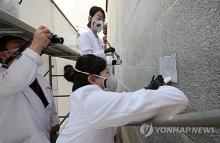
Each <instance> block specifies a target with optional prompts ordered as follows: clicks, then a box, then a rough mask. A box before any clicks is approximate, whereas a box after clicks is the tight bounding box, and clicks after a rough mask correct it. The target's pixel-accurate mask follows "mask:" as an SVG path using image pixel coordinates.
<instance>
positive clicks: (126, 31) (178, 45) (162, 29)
mask: <svg viewBox="0 0 220 143" xmlns="http://www.w3.org/2000/svg"><path fill="white" fill-rule="evenodd" d="M108 21H109V22H108V24H109V27H108V28H109V29H108V30H109V33H108V38H109V41H110V43H111V44H112V46H114V47H116V51H117V52H118V53H119V54H120V56H121V58H122V60H123V65H122V66H118V67H116V74H117V76H118V78H119V79H120V80H121V81H122V82H123V83H126V84H125V85H126V86H127V87H128V88H129V89H131V90H136V89H139V88H141V87H143V86H145V85H147V84H148V83H149V82H150V79H151V77H152V75H153V74H158V73H159V58H160V57H162V56H168V55H172V54H174V53H176V54H177V57H176V63H177V64H176V67H177V74H178V84H175V85H174V86H176V87H178V88H179V89H181V90H182V91H183V92H184V93H185V94H186V95H187V97H188V98H189V105H188V107H187V109H186V110H185V111H184V113H189V112H198V111H208V110H214V109H220V104H219V103H220V24H219V23H220V1H219V0H132V1H129V0H120V1H118V0H109V1H108ZM119 89H120V90H122V91H126V89H125V88H123V87H122V86H120V87H119ZM125 129H126V131H127V134H128V138H129V139H130V143H138V142H140V143H142V142H143V143H147V142H151V143H154V142H155V143H159V142H167V143H172V142H186V143H188V142H196V143H197V142H198V143H201V142H203V143H207V142H211V143H214V142H216V143H217V142H219V141H220V133H219V130H217V129H216V130H215V133H213V134H202V135H201V134H157V133H153V134H152V135H151V136H149V137H148V138H144V137H143V136H141V135H140V133H139V127H136V128H135V127H126V128H125Z"/></svg>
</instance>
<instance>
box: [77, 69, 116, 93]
mask: <svg viewBox="0 0 220 143" xmlns="http://www.w3.org/2000/svg"><path fill="white" fill-rule="evenodd" d="M74 70H75V71H77V72H79V73H83V74H87V75H89V74H90V73H88V72H83V71H80V70H77V69H76V68H74ZM93 75H95V76H96V77H100V78H102V79H104V80H103V82H102V87H101V88H102V89H103V90H105V91H112V92H115V90H116V88H117V79H116V78H115V76H113V75H110V76H108V77H104V76H100V75H96V74H93Z"/></svg>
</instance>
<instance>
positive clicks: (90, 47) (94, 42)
mask: <svg viewBox="0 0 220 143" xmlns="http://www.w3.org/2000/svg"><path fill="white" fill-rule="evenodd" d="M80 53H81V55H86V54H94V55H96V56H99V57H102V58H104V59H105V60H106V55H105V53H104V43H103V41H102V40H101V39H100V38H97V37H96V36H95V35H94V33H93V32H92V31H91V30H90V29H88V28H87V30H86V31H84V32H82V33H81V34H80Z"/></svg>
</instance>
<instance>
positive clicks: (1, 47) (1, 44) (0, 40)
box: [0, 35, 25, 51]
mask: <svg viewBox="0 0 220 143" xmlns="http://www.w3.org/2000/svg"><path fill="white" fill-rule="evenodd" d="M15 39H20V40H24V39H23V38H21V37H18V36H12V35H7V36H2V37H0V51H6V50H7V47H6V46H7V44H8V42H10V41H12V40H15ZM24 41H25V40H24Z"/></svg>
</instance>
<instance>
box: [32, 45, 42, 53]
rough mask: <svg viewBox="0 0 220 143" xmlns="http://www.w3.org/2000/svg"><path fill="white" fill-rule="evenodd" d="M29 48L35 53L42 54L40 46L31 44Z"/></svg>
mask: <svg viewBox="0 0 220 143" xmlns="http://www.w3.org/2000/svg"><path fill="white" fill-rule="evenodd" d="M29 48H30V49H32V50H33V51H35V52H36V53H38V54H41V50H42V48H41V46H40V45H39V44H31V45H30V46H29Z"/></svg>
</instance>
